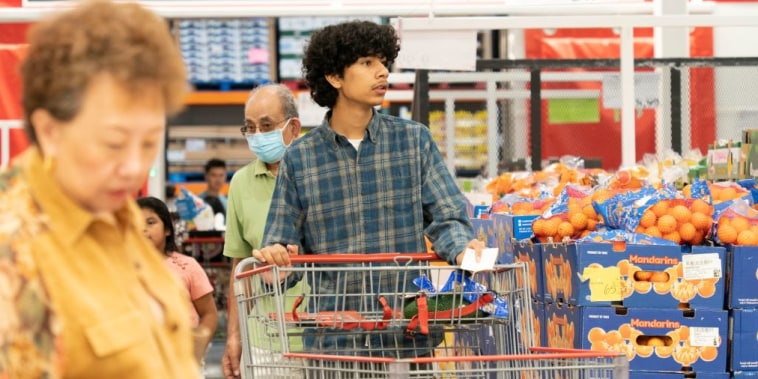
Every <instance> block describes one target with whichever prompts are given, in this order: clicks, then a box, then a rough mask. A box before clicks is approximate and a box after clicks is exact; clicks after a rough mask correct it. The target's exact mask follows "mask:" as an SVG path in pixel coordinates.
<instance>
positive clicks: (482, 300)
mask: <svg viewBox="0 0 758 379" xmlns="http://www.w3.org/2000/svg"><path fill="white" fill-rule="evenodd" d="M494 300H495V297H494V296H493V295H492V294H491V293H489V292H486V293H484V294H483V295H482V296H479V298H478V299H476V301H475V302H473V303H470V304H468V305H466V306H465V307H454V308H452V309H447V310H444V311H434V312H429V307H428V305H427V302H426V294H424V293H421V294H420V295H419V296H418V298H416V304H417V307H418V313H416V314H415V315H413V317H412V318H411V321H410V322H409V323H408V327H407V328H405V334H406V335H407V336H409V337H411V338H413V337H414V336H415V335H416V334H417V332H416V328H420V329H421V330H420V331H419V332H418V333H421V334H422V335H425V336H426V335H428V334H429V319H432V320H453V319H456V318H458V317H464V316H468V315H470V314H472V313H474V312H476V311H477V309H479V308H480V307H482V306H484V305H487V304H489V303H491V302H493V301H494Z"/></svg>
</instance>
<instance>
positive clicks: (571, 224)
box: [532, 184, 598, 242]
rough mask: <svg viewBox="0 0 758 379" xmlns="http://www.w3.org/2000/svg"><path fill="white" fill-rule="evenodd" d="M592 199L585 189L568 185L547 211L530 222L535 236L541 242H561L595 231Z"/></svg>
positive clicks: (595, 217) (595, 223)
mask: <svg viewBox="0 0 758 379" xmlns="http://www.w3.org/2000/svg"><path fill="white" fill-rule="evenodd" d="M591 200H592V198H591V197H590V196H589V190H588V189H586V188H583V187H581V186H576V185H571V184H569V185H567V186H566V187H564V189H563V191H561V193H560V195H559V196H558V198H557V199H556V200H555V202H554V203H553V204H552V205H551V206H550V208H549V209H548V210H547V211H546V212H545V213H543V214H542V216H541V217H540V218H538V219H536V220H534V222H533V223H532V231H533V232H534V236H535V237H536V238H537V239H538V240H539V241H540V242H549V241H564V240H567V239H568V240H572V239H577V238H581V237H583V236H585V235H587V234H589V233H590V232H591V231H593V230H596V228H597V224H598V216H597V213H596V212H595V209H594V208H593V207H592V203H591Z"/></svg>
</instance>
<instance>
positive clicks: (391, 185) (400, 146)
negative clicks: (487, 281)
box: [263, 112, 474, 311]
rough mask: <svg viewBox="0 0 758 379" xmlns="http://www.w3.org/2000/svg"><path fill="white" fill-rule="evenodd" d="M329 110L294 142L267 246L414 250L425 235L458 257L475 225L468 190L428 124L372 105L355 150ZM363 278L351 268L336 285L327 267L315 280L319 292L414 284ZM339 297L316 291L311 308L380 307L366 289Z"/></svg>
mask: <svg viewBox="0 0 758 379" xmlns="http://www.w3.org/2000/svg"><path fill="white" fill-rule="evenodd" d="M330 116H331V114H327V115H326V117H325V119H324V121H323V123H322V124H321V126H319V127H318V128H316V129H314V130H312V131H310V132H309V133H307V134H306V135H305V136H303V137H301V138H299V139H297V140H295V142H293V143H292V145H291V146H290V147H289V148H288V149H287V152H286V153H285V155H284V157H283V159H282V161H281V163H280V166H279V173H278V175H277V182H276V188H275V190H274V196H273V201H272V202H271V208H270V210H269V214H268V219H267V222H266V231H265V233H264V240H263V246H268V245H271V244H276V243H279V244H283V245H286V244H295V245H300V246H301V249H300V253H301V254H326V253H359V254H371V253H386V252H407V253H411V252H423V251H425V250H426V244H425V242H424V234H426V235H427V236H429V238H430V240H432V241H433V242H434V248H435V251H436V253H437V254H438V255H439V256H440V257H441V258H443V259H445V260H447V261H449V262H454V261H455V258H456V256H457V255H458V253H460V252H462V251H463V250H464V249H465V248H466V245H467V244H468V242H469V241H470V240H471V239H473V238H474V233H473V229H472V227H471V223H470V221H469V218H468V215H467V213H466V207H465V201H464V198H463V194H462V193H461V192H460V190H459V189H458V186H457V185H456V183H455V181H454V180H453V177H452V176H451V175H450V173H449V171H448V170H447V167H446V166H445V163H444V161H443V160H442V155H441V154H440V152H439V150H438V148H437V145H436V144H435V143H434V141H433V140H432V136H431V133H430V132H429V130H428V128H427V127H425V126H424V125H422V124H419V123H416V122H413V121H408V120H404V119H401V118H397V117H393V116H388V115H384V114H380V113H377V112H374V116H373V117H372V119H371V121H370V123H369V125H368V128H367V133H366V134H365V135H364V138H363V140H362V142H361V145H360V148H359V149H358V150H357V151H356V149H355V148H354V147H353V145H352V144H350V142H349V141H348V140H347V139H346V138H345V137H344V136H341V135H338V134H336V133H335V132H334V130H332V128H331V127H330V126H329V117H330ZM365 279H366V278H364V277H363V275H362V274H361V273H360V272H347V273H342V275H340V276H339V281H340V283H338V282H337V280H338V278H337V274H333V275H327V274H320V275H318V276H317V277H316V278H315V281H313V282H309V284H310V285H311V287H312V288H313V294H314V295H316V296H318V295H324V294H340V293H345V292H343V291H347V292H352V293H361V292H364V293H365V292H366V291H372V292H373V293H375V294H378V293H379V292H383V293H390V292H393V291H397V290H398V288H406V289H409V290H411V291H416V290H417V289H416V288H415V286H414V285H413V284H409V283H404V284H399V283H385V284H382V285H372V286H371V287H372V288H366V285H365V283H367V282H369V281H367V280H365ZM308 280H309V281H312V280H313V279H312V278H310V277H309V278H308ZM374 283H376V282H374ZM373 287H375V288H373ZM333 299H334V301H331V302H328V301H324V299H321V300H320V301H317V302H314V301H313V299H311V301H310V303H309V304H310V308H311V311H314V310H322V311H323V310H345V309H346V310H358V311H365V310H368V309H366V307H367V306H368V307H373V305H366V304H361V303H362V301H361V299H360V296H358V297H345V298H342V297H339V296H338V297H334V298H333ZM342 299H344V301H342ZM313 308H318V309H313ZM372 310H373V309H372Z"/></svg>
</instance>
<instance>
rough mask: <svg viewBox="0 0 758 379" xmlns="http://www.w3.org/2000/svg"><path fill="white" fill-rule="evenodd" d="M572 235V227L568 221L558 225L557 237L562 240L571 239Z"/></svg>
mask: <svg viewBox="0 0 758 379" xmlns="http://www.w3.org/2000/svg"><path fill="white" fill-rule="evenodd" d="M573 235H574V226H573V225H571V223H570V222H568V221H561V223H560V224H558V237H559V238H560V239H563V238H565V237H571V236H573Z"/></svg>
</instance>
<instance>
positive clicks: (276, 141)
mask: <svg viewBox="0 0 758 379" xmlns="http://www.w3.org/2000/svg"><path fill="white" fill-rule="evenodd" d="M289 123H290V120H287V123H285V124H284V126H283V127H282V128H281V129H276V130H272V131H270V132H266V133H255V134H250V135H247V136H246V137H245V138H246V139H247V146H248V147H250V150H251V151H252V152H253V153H254V154H255V156H256V157H258V159H260V160H262V161H264V162H266V163H276V162H279V161H280V160H281V159H282V157H283V156H284V151H285V150H287V145H285V144H284V136H283V134H282V130H284V129H285V128H286V127H287V126H288V125H289Z"/></svg>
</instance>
